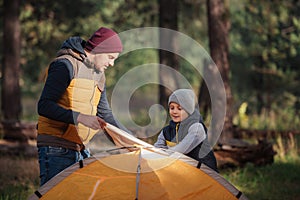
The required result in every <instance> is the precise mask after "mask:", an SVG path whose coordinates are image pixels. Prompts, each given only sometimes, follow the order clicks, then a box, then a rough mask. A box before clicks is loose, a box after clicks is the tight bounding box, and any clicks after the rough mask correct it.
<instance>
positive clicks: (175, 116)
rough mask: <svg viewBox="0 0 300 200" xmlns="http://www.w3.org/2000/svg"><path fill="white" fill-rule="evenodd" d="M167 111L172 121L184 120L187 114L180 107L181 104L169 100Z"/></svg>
mask: <svg viewBox="0 0 300 200" xmlns="http://www.w3.org/2000/svg"><path fill="white" fill-rule="evenodd" d="M169 113H170V116H171V118H172V120H173V121H174V122H176V123H177V122H181V121H183V120H185V119H186V118H187V117H188V116H189V114H188V113H187V112H186V111H185V110H184V109H183V108H181V106H180V105H179V104H177V103H174V102H171V103H170V105H169Z"/></svg>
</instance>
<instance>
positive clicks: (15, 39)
mask: <svg viewBox="0 0 300 200" xmlns="http://www.w3.org/2000/svg"><path fill="white" fill-rule="evenodd" d="M3 12H4V16H3V20H4V22H3V25H4V27H3V65H2V95H1V98H2V99H1V101H2V105H1V108H2V121H3V122H2V123H3V128H4V134H8V133H7V132H6V131H5V130H6V127H8V129H9V128H11V127H18V126H19V121H20V114H21V92H20V85H19V73H20V49H21V44H20V35H21V31H20V22H19V14H20V1H19V0H4V9H3ZM18 130H19V129H16V132H18ZM16 132H15V133H16ZM20 138H23V136H21V134H20ZM21 140H23V139H21Z"/></svg>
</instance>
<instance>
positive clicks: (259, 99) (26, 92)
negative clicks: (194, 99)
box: [0, 0, 300, 199]
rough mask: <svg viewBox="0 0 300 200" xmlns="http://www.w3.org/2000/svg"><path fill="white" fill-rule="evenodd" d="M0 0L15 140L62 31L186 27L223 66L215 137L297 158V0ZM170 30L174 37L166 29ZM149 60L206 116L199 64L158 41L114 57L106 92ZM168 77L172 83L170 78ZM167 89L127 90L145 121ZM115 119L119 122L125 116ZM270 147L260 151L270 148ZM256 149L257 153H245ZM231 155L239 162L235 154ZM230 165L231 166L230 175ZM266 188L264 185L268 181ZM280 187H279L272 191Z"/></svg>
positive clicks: (0, 72) (23, 132)
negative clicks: (177, 77) (222, 114)
mask: <svg viewBox="0 0 300 200" xmlns="http://www.w3.org/2000/svg"><path fill="white" fill-rule="evenodd" d="M0 5H1V7H0V13H1V15H0V18H1V21H0V35H1V38H2V40H0V43H1V47H2V53H1V54H0V59H1V61H2V62H1V69H0V89H1V112H0V119H1V132H0V133H1V138H2V139H3V138H4V139H9V140H15V141H20V142H22V143H28V141H29V140H30V139H34V134H35V132H34V126H35V123H36V120H37V112H36V103H37V101H38V98H39V95H40V93H41V89H42V86H43V74H44V72H45V69H46V68H47V66H48V64H49V62H50V61H51V59H52V58H53V57H54V56H55V54H56V52H57V50H58V49H59V48H60V46H61V44H62V42H63V41H64V40H65V39H67V38H68V37H70V36H77V35H78V36H81V37H82V38H83V39H88V37H89V36H90V35H91V34H92V33H93V32H94V31H95V30H96V29H98V27H100V26H107V27H110V28H113V29H114V30H116V31H117V32H122V31H126V30H130V29H134V28H139V27H140V28H142V27H163V28H168V29H172V30H175V31H179V32H181V33H184V34H186V35H188V36H189V37H191V38H193V39H194V40H195V41H197V42H198V43H199V44H201V45H202V46H203V47H204V49H206V51H207V52H208V53H209V54H210V55H211V57H212V59H213V61H214V62H215V63H216V65H217V67H218V69H219V71H220V73H221V76H222V79H223V81H224V86H225V90H226V94H227V97H226V98H227V99H226V100H227V103H226V104H227V105H223V106H226V108H227V113H226V120H225V125H224V129H223V133H222V137H221V138H220V139H222V140H221V142H220V143H221V146H222V144H229V146H230V148H231V149H234V148H237V149H234V151H232V152H231V153H234V154H235V155H238V156H239V157H240V155H242V154H244V153H245V152H244V151H243V149H245V148H246V149H247V150H249V149H251V150H252V151H257V150H259V151H261V148H265V147H266V146H268V145H269V144H271V149H274V151H275V152H276V157H275V164H276V159H280V161H283V162H287V160H289V159H287V158H288V157H289V156H291V155H292V157H293V159H292V163H295V162H296V163H297V166H298V165H299V151H298V148H297V146H298V144H299V130H300V116H299V112H300V110H299V108H300V90H299V85H300V83H299V81H300V67H299V66H300V1H299V0H289V1H287V0H286V1H280V0H272V1H259V0H198V1H197V0H181V1H179V0H158V1H146V0H114V1H109V0H101V1H99V0H76V1H71V0H64V1H49V0H26V1H19V0H0ZM173 40H176V38H170V41H171V42H172V41H173ZM174 48H176V46H174ZM147 63H161V64H165V65H167V66H170V67H172V68H174V69H176V70H178V71H179V72H180V73H181V74H182V75H184V76H185V77H186V78H187V79H188V81H189V82H190V84H191V85H192V87H193V89H194V91H195V92H197V95H198V100H199V106H200V111H201V113H202V115H203V117H204V119H205V120H208V119H209V118H210V116H211V111H210V110H211V109H210V106H211V105H210V98H209V94H208V90H207V86H206V85H205V82H203V80H202V78H201V76H200V75H199V73H197V72H196V71H195V70H194V68H193V67H191V65H190V63H188V62H187V61H186V60H184V58H180V57H179V56H176V55H174V54H171V53H169V52H165V51H162V50H156V49H144V50H136V51H133V52H130V53H128V54H126V55H123V56H122V58H121V59H119V60H117V61H116V63H115V67H114V68H112V69H109V70H108V71H107V73H106V76H107V89H108V97H109V98H110V95H111V92H112V90H113V88H114V86H115V84H116V82H117V81H118V80H119V78H120V77H121V76H122V75H123V74H124V73H126V72H127V71H129V70H130V69H131V68H133V67H134V66H138V65H142V64H147ZM160 73H161V74H160ZM157 76H158V77H159V78H160V80H161V83H162V85H163V83H164V81H169V80H170V79H169V77H167V76H165V75H163V74H162V72H159V71H158V72H157ZM171 78H172V77H171ZM173 78H174V77H173ZM174 84H175V86H174V87H176V81H174ZM169 94H170V91H169V90H167V89H166V88H164V87H162V86H159V85H148V86H144V87H142V88H139V89H138V90H137V91H136V92H135V94H134V96H133V98H132V106H131V111H132V113H131V114H132V118H133V120H134V121H135V122H136V123H137V124H140V125H141V126H143V125H146V124H147V123H149V119H148V109H149V107H150V106H151V105H152V104H154V103H159V104H161V105H163V106H166V103H167V98H168V96H169ZM145 96H146V97H147V99H149V101H146V102H145V101H143V102H140V101H139V97H143V98H145ZM139 102H140V103H139ZM119 120H120V121H121V122H123V123H124V125H125V126H126V119H119ZM206 122H207V123H209V121H206ZM128 128H129V129H130V127H128ZM229 139H238V140H229ZM245 140H246V141H247V145H246V146H245V145H244V144H245V143H244V142H245ZM150 142H151V141H150ZM236 142H237V143H236ZM250 144H251V145H250ZM252 144H255V146H253V145H252ZM259 145H262V146H259ZM239 147H240V148H239ZM252 148H253V149H252ZM235 150H236V151H235ZM269 150H270V149H269ZM238 152H242V153H241V154H240V153H238ZM273 153H274V152H272V151H271V152H269V153H267V154H266V155H267V156H270V155H271V156H272V158H273V155H275V154H273ZM1 155H2V154H1ZM220 155H221V156H223V157H224V156H225V154H220ZM258 158H260V156H259V155H258V157H256V158H255V159H254V158H253V159H254V160H256V161H257V159H258ZM5 159H7V158H5ZM233 159H236V161H237V162H245V163H246V162H247V159H246V160H244V161H241V160H238V158H234V156H233ZM295 160H296V161H295ZM271 162H273V159H272V161H271ZM245 163H242V164H243V165H241V166H244V165H245ZM259 163H260V162H259V161H257V162H254V164H259ZM231 164H232V163H231ZM233 164H235V162H233ZM280 164H282V162H280ZM293 166H296V165H293ZM8 168H9V167H8ZM253 169H254V168H253V167H252V166H251V167H250V169H249V168H246V171H243V170H242V169H239V171H238V172H241V170H242V174H243V175H245V174H247V173H249V174H250V175H249V174H248V175H249V177H250V176H254V175H253V174H252V172H253V173H255V172H254V171H255V170H253ZM252 170H253V171H252ZM263 170H265V169H263ZM268 170H269V169H268ZM268 170H265V171H264V172H267V171H268ZM235 173H236V171H235ZM298 174H299V173H298ZM235 175H236V174H233V175H232V174H231V175H229V177H228V179H230V177H231V178H232V177H233V178H235V177H236V176H235ZM260 175H261V174H260ZM270 177H272V175H270ZM260 178H261V177H260ZM241 179H243V180H242V183H240V182H237V183H236V184H240V187H241V188H242V190H243V189H244V191H246V193H247V194H248V195H250V197H251V194H252V197H253V199H260V198H256V197H258V196H259V195H258V194H257V193H255V194H254V193H253V192H254V191H255V189H257V188H259V185H252V186H253V188H255V189H253V190H251V189H250V191H247V189H249V187H250V188H251V186H249V183H250V182H251V180H249V179H247V178H245V177H242V178H241ZM262 179H263V178H262ZM262 179H261V180H262ZM292 179H293V181H292V183H291V184H290V185H289V186H290V187H291V188H292V190H293V191H294V187H296V186H295V183H296V182H295V181H300V180H299V179H300V178H299V177H298V176H297V177H292ZM245 180H247V181H245ZM258 180H260V179H258ZM26 181H28V180H26ZM231 181H233V182H234V180H231ZM243 181H245V183H244V182H243ZM234 183H235V182H234ZM251 183H253V182H251ZM297 183H299V182H297ZM35 184H36V183H35ZM243 184H244V185H243ZM266 184H272V181H270V182H269V183H266ZM25 185H28V183H27V182H26V184H25ZM275 185H276V184H275ZM243 186H244V187H243ZM0 189H2V187H1V188H0ZM27 189H28V188H27ZM295 189H296V188H295ZM298 189H299V188H298ZM273 190H274V188H272V187H271V188H270V191H273ZM274 191H276V189H275V190H274ZM251 192H252V193H251ZM271 193H272V192H269V194H266V196H268V195H271ZM289 193H291V192H289ZM255 195H257V196H255ZM284 195H286V193H284V194H283V196H281V197H282V198H278V199H283V198H284V197H285V196H284ZM292 195H293V196H291V199H294V198H295V199H296V198H297V197H299V196H300V194H299V193H296V194H292ZM265 199H268V198H265ZM271 199H276V198H271Z"/></svg>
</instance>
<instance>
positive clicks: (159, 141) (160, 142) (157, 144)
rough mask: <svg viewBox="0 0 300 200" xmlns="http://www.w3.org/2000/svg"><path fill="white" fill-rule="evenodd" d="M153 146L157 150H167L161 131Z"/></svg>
mask: <svg viewBox="0 0 300 200" xmlns="http://www.w3.org/2000/svg"><path fill="white" fill-rule="evenodd" d="M154 146H155V147H157V148H163V149H167V148H168V147H167V143H166V139H165V137H164V134H163V131H161V132H160V134H159V135H158V137H157V141H156V142H155V143H154Z"/></svg>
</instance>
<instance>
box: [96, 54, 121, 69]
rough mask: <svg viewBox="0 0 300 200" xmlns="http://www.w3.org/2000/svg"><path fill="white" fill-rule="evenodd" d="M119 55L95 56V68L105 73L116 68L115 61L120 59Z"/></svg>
mask: <svg viewBox="0 0 300 200" xmlns="http://www.w3.org/2000/svg"><path fill="white" fill-rule="evenodd" d="M118 56H119V53H99V54H94V55H93V59H92V62H93V63H94V64H95V68H96V69H97V70H98V71H100V72H104V71H105V70H106V69H107V68H108V67H112V66H114V63H115V60H116V59H117V58H118Z"/></svg>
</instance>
